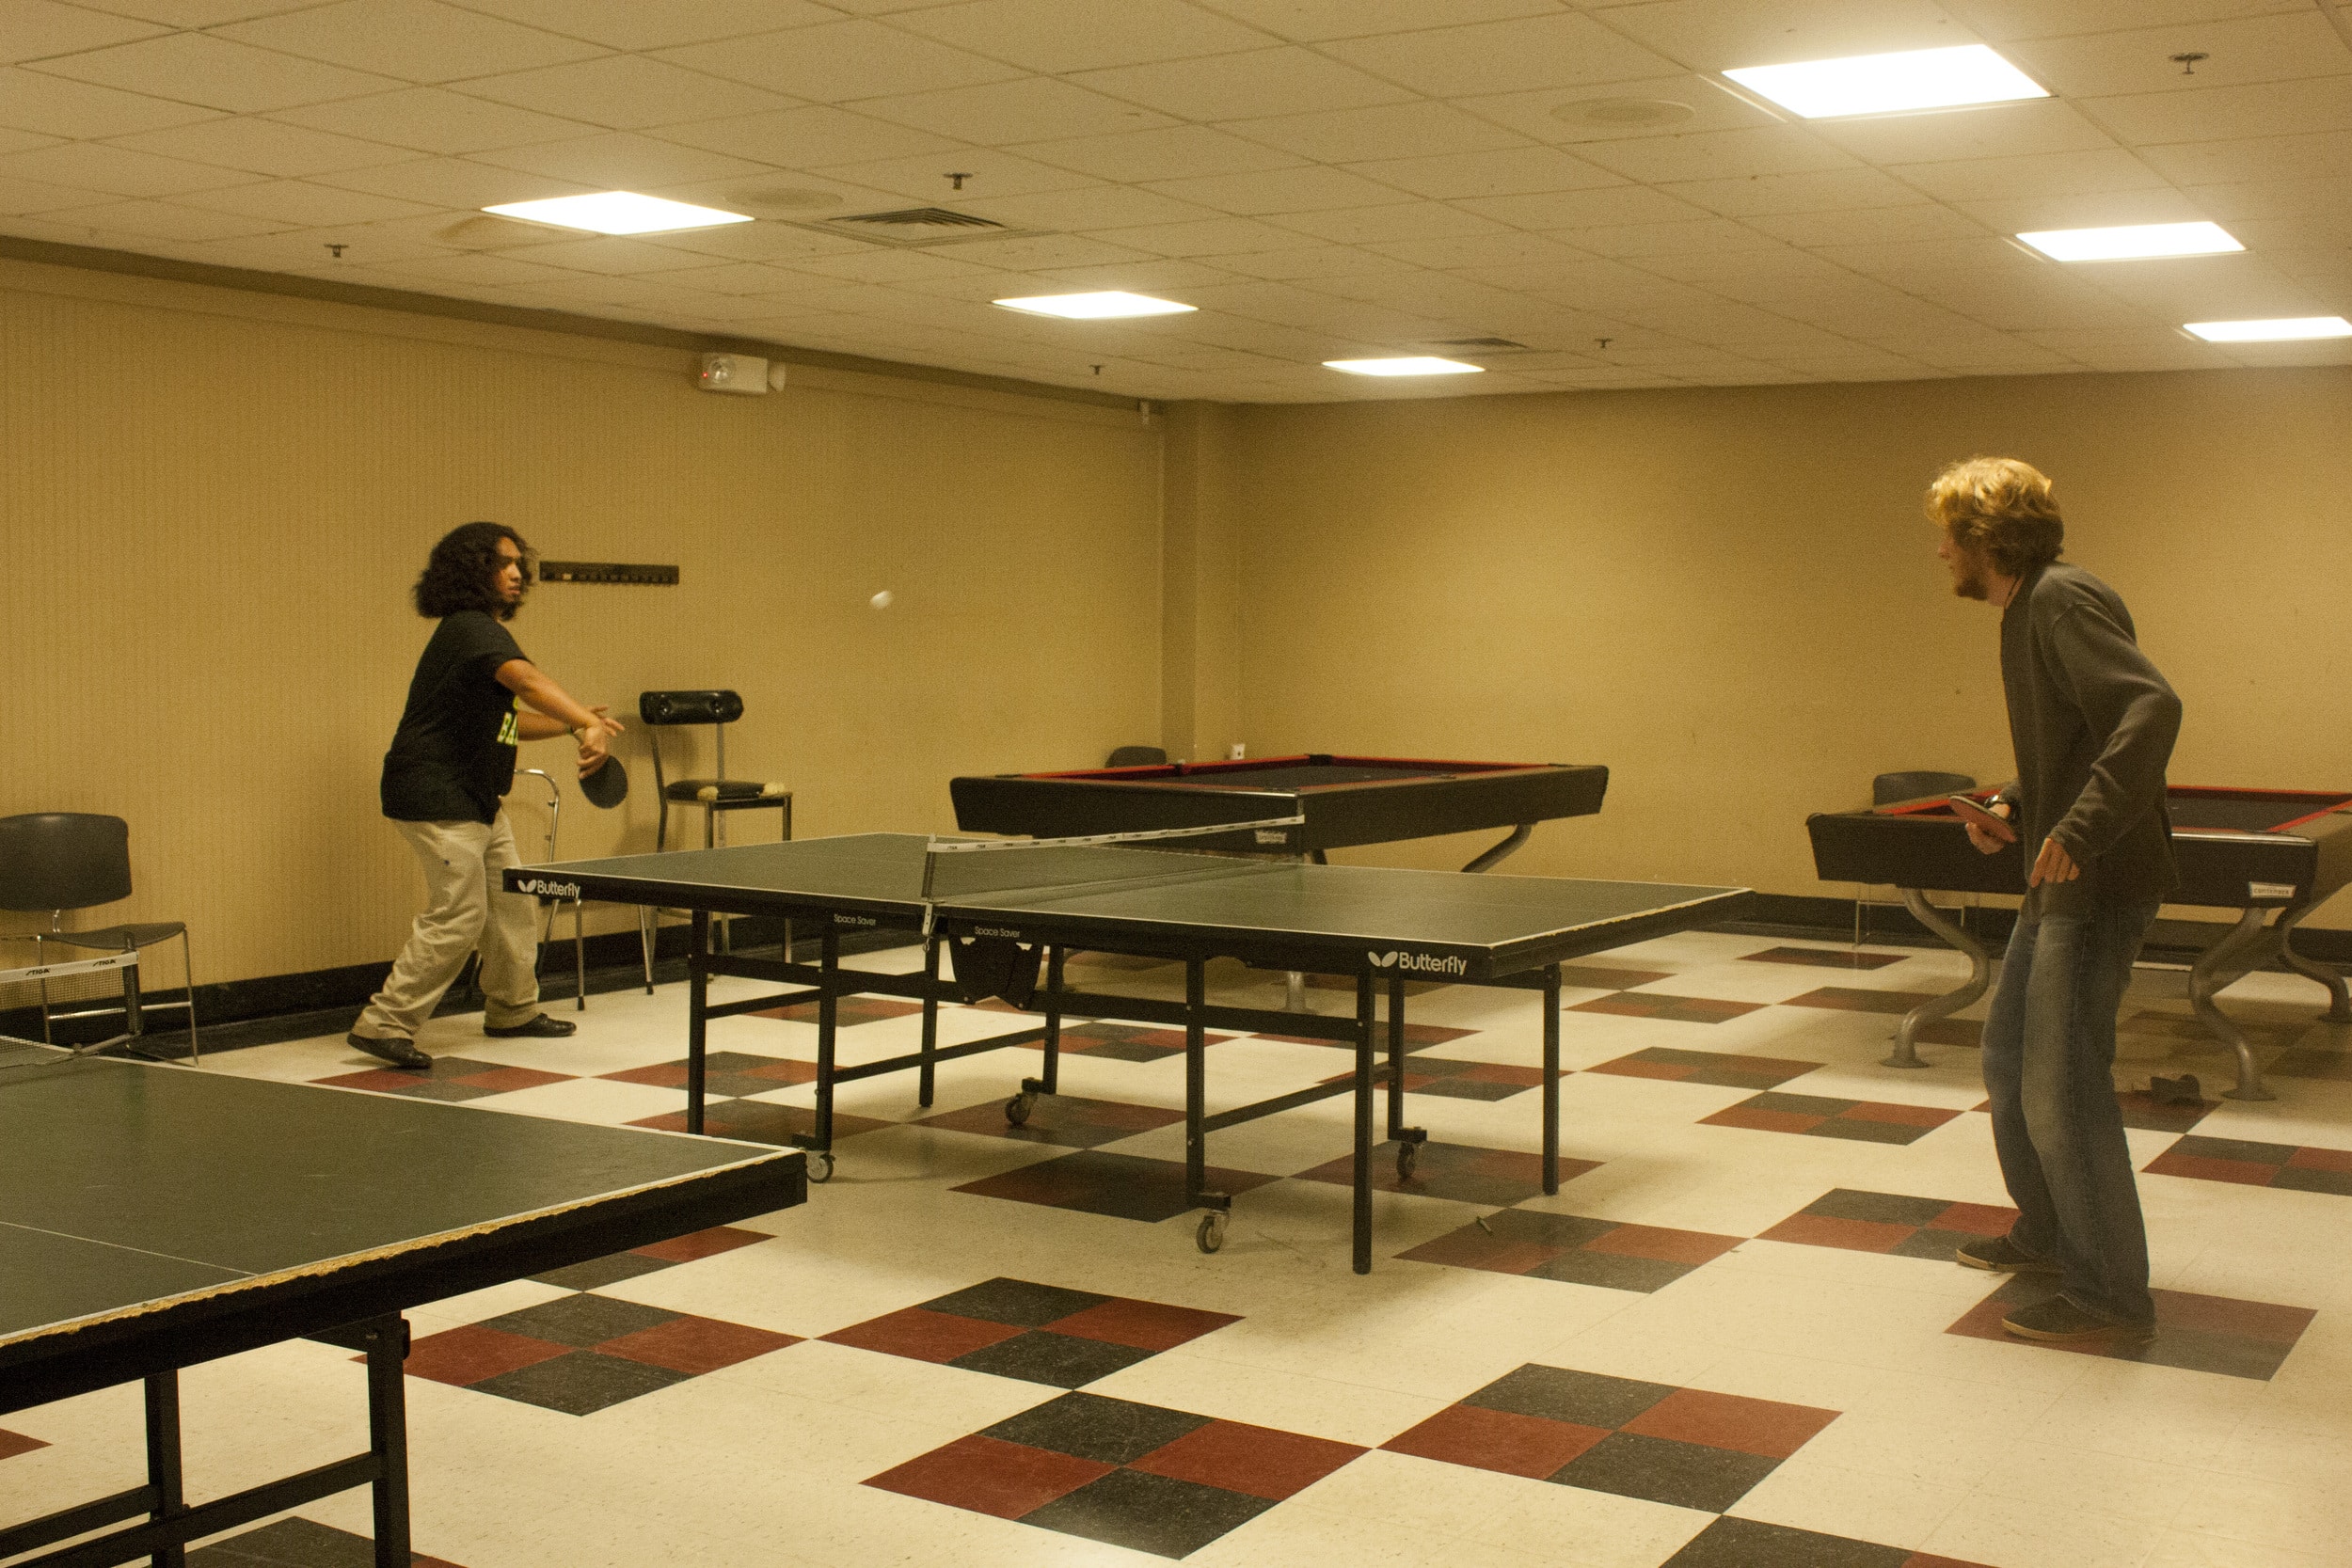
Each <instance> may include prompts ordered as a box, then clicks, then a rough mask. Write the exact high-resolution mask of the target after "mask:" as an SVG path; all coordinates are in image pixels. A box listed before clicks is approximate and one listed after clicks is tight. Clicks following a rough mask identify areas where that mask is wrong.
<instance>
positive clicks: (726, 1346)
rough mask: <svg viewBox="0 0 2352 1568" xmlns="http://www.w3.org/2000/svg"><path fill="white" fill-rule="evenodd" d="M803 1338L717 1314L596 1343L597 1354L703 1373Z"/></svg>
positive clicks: (791, 1343) (685, 1319) (681, 1319)
mask: <svg viewBox="0 0 2352 1568" xmlns="http://www.w3.org/2000/svg"><path fill="white" fill-rule="evenodd" d="M800 1342H801V1341H800V1340H799V1339H797V1338H794V1337H793V1336H791V1335H789V1334H771V1333H769V1332H768V1331H767V1330H766V1329H764V1328H750V1327H746V1326H745V1325H744V1324H742V1323H721V1322H719V1321H718V1320H716V1319H715V1318H691V1317H689V1318H673V1319H671V1320H670V1321H669V1322H668V1323H656V1324H654V1325H653V1326H652V1327H651V1328H641V1329H639V1330H638V1331H637V1332H636V1333H634V1334H624V1335H622V1336H621V1337H620V1338H617V1339H607V1340H606V1341H605V1342H604V1343H603V1344H600V1345H598V1346H597V1347H596V1350H597V1352H598V1354H604V1355H617V1356H621V1357H622V1358H624V1359H626V1360H629V1361H640V1362H643V1363H644V1364H645V1365H646V1366H648V1367H666V1368H668V1369H669V1370H672V1371H674V1372H687V1373H691V1374H700V1373H703V1372H715V1371H717V1370H719V1369H720V1368H722V1367H732V1366H734V1365H735V1364H736V1363H737V1362H739V1361H749V1360H750V1359H751V1358H752V1357H753V1356H755V1355H765V1354H768V1353H769V1352H770V1351H772V1350H782V1349H784V1347H785V1346H787V1345H797V1344H799V1343H800Z"/></svg>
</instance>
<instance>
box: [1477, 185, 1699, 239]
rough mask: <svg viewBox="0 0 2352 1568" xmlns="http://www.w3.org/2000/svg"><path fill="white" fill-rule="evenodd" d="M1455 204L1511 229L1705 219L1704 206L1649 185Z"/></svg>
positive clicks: (1507, 197)
mask: <svg viewBox="0 0 2352 1568" xmlns="http://www.w3.org/2000/svg"><path fill="white" fill-rule="evenodd" d="M1458 205H1460V206H1462V207H1464V208H1467V209H1468V210H1470V212H1473V213H1477V214H1480V215H1482V216H1485V217H1490V218H1493V219H1494V220H1495V221H1496V222H1498V223H1507V224H1509V225H1511V227H1513V228H1514V229H1532V230H1538V231H1541V230H1550V229H1597V228H1603V227H1607V226H1611V225H1615V224H1624V223H1675V222H1685V221H1691V220H1695V219H1698V218H1703V217H1706V216H1708V212H1707V210H1706V209H1705V208H1702V207H1697V206H1693V205H1692V203H1690V202H1687V201H1684V200H1682V199H1680V198H1677V197H1672V196H1668V195H1667V194H1666V193H1665V192H1663V191H1660V190H1653V189H1651V188H1650V187H1649V186H1647V185H1612V186H1609V187H1607V188H1605V189H1599V190H1589V191H1553V192H1548V193H1545V194H1541V195H1536V196H1504V197H1479V198H1469V199H1466V200H1463V201H1461V202H1460V203H1458Z"/></svg>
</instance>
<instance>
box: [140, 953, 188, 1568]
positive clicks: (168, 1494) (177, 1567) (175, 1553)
mask: <svg viewBox="0 0 2352 1568" xmlns="http://www.w3.org/2000/svg"><path fill="white" fill-rule="evenodd" d="M126 973H127V972H126ZM146 1382H147V1486H148V1491H149V1492H150V1494H151V1497H152V1506H151V1508H150V1509H149V1512H148V1515H147V1516H148V1517H149V1518H150V1519H152V1520H153V1521H154V1522H155V1523H157V1524H159V1525H160V1524H164V1523H167V1521H169V1520H171V1519H173V1518H175V1517H177V1516H178V1515H179V1513H181V1512H182V1511H183V1509H184V1508H186V1506H187V1499H186V1496H185V1494H184V1493H183V1490H182V1480H181V1471H180V1374H179V1373H178V1372H176V1371H167V1372H157V1373H155V1374H154V1375H153V1376H151V1377H150V1378H148V1379H147V1380H146ZM187 1560H188V1553H187V1548H186V1547H184V1546H182V1545H178V1544H173V1545H168V1546H162V1547H158V1548H157V1549H156V1551H155V1554H154V1555H153V1556H152V1557H151V1558H150V1559H149V1561H150V1562H151V1563H152V1564H153V1565H154V1568H183V1565H184V1564H185V1563H186V1562H187Z"/></svg>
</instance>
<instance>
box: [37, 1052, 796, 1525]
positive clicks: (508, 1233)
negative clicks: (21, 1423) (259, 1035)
mask: <svg viewBox="0 0 2352 1568" xmlns="http://www.w3.org/2000/svg"><path fill="white" fill-rule="evenodd" d="M0 1148H5V1149H6V1150H8V1180H7V1181H6V1182H5V1183H0V1415H7V1414H8V1413H10V1412H13V1411H17V1410H24V1409H28V1408H30V1407H31V1406H34V1405H39V1404H47V1403H49V1402H53V1401H56V1400H61V1399H67V1398H70V1397H72V1396H73V1395H77V1394H85V1393H88V1392H91V1391H92V1390H95V1389H99V1388H104V1387H109V1386H114V1385H116V1384H121V1383H130V1382H139V1383H143V1384H144V1385H145V1394H146V1450H147V1474H148V1480H147V1482H146V1484H145V1485H143V1486H137V1487H134V1488H131V1489H130V1490H128V1491H123V1492H119V1493H116V1494H114V1495H112V1496H110V1497H101V1498H98V1499H96V1500H95V1501H92V1502H87V1503H84V1504H81V1505H79V1506H77V1507H73V1508H69V1509H66V1510H63V1511H61V1512H58V1513H50V1514H48V1515H46V1516H44V1517H42V1518H38V1519H33V1520H30V1521H28V1522H25V1523H21V1524H16V1525H13V1526H8V1525H5V1524H0V1559H13V1558H15V1557H17V1556H18V1555H19V1554H22V1553H25V1552H38V1551H40V1548H42V1547H45V1546H55V1545H56V1544H57V1543H58V1542H61V1541H70V1540H72V1538H73V1537H75V1536H82V1535H87V1534H88V1533H89V1532H92V1531H95V1530H100V1529H103V1528H104V1527H106V1526H109V1525H118V1524H121V1523H122V1522H123V1521H125V1520H141V1521H142V1522H140V1523H138V1524H135V1525H130V1526H128V1527H126V1528H121V1529H118V1530H114V1531H112V1532H111V1533H108V1534H105V1535H103V1536H99V1537H97V1538H95V1539H91V1540H86V1541H81V1542H77V1543H75V1544H71V1545H67V1546H63V1547H61V1548H58V1549H56V1550H54V1551H50V1552H47V1553H45V1554H44V1555H40V1556H37V1557H33V1558H30V1559H27V1560H24V1562H22V1563H19V1564H17V1568H103V1565H106V1564H114V1563H121V1562H128V1561H131V1560H135V1559H147V1560H151V1561H153V1562H155V1563H157V1564H167V1565H169V1568H179V1565H180V1564H182V1563H183V1562H184V1560H185V1557H186V1545H187V1543H189V1542H191V1541H196V1540H200V1539H202V1538H204V1537H206V1536H210V1535H215V1534H218V1533H220V1532H221V1531H224V1530H228V1529H232V1528H236V1527H238V1526H240V1525H245V1524H249V1523H252V1522H253V1521H255V1520H258V1519H262V1518H266V1517H267V1516H269V1515H270V1514H272V1513H279V1512H281V1511H283V1510H285V1509H289V1508H294V1507H298V1506H299V1505H301V1504H303V1503H306V1502H310V1501H312V1500H314V1499H316V1498H319V1497H327V1496H329V1495H331V1494H333V1493H337V1492H342V1491H345V1490H348V1489H351V1488H355V1487H359V1486H366V1487H370V1488H372V1489H373V1503H374V1515H375V1561H376V1563H377V1564H378V1568H407V1564H408V1561H409V1544H408V1487H407V1475H408V1449H407V1437H406V1421H405V1402H404V1398H403V1390H402V1386H401V1362H402V1360H403V1359H404V1357H405V1355H406V1354H407V1345H408V1328H407V1323H406V1322H405V1320H404V1319H403V1318H402V1317H401V1314H402V1313H403V1312H404V1311H405V1310H406V1309H408V1308H410V1307H417V1306H421V1305H422V1304H423V1303H426V1302H431V1301H438V1300H441V1299H443V1298H445V1297H449V1296H453V1295H458V1294H461V1293H463V1292H465V1291H474V1290H479V1289H481V1288H483V1287H485V1286H488V1285H495V1284H500V1283H502V1282H504V1281H507V1280H511V1279H519V1278H522V1277H525V1276H527V1275H534V1274H542V1273H545V1272H547V1271H548V1270H549V1269H555V1268H562V1267H564V1266H566V1265H569V1264H572V1263H578V1262H584V1261H586V1260H587V1259H591V1258H600V1257H603V1256H605V1255H606V1254H608V1253H612V1252H619V1251H625V1250H627V1249H628V1248H630V1247H638V1246H644V1245H646V1244H648V1243H653V1242H657V1241H662V1240H665V1239H667V1238H670V1237H673V1236H679V1235H685V1234H688V1233H690V1232H692V1231H695V1230H700V1229H704V1228H706V1227H710V1226H714V1225H723V1224H725V1223H727V1222H728V1221H730V1220H739V1219H745V1218H748V1217H750V1216H751V1215H754V1214H761V1213H766V1212H770V1211H771V1210H776V1209H784V1208H788V1207H790V1206H792V1205H794V1204H797V1203H800V1202H803V1201H804V1199H805V1198H806V1196H807V1182H806V1177H805V1173H804V1168H803V1167H804V1164H805V1157H804V1156H803V1155H802V1154H800V1153H797V1152H788V1151H783V1150H778V1149H774V1148H766V1147H762V1146H753V1145H745V1144H737V1143H728V1142H722V1141H718V1140H713V1139H702V1138H688V1137H682V1136H678V1135H675V1134H671V1133H662V1132H644V1131H640V1130H635V1129H625V1128H611V1127H591V1126H583V1125H580V1124H578V1123H574V1122H565V1121H553V1120H547V1119H543V1118H540V1117H528V1116H515V1115H504V1114H501V1113H498V1112H490V1111H482V1110H475V1109H469V1108H468V1107H466V1106H463V1105H451V1104H445V1103H441V1102H438V1101H419V1100H407V1099H402V1098H396V1097H393V1096H389V1095H373V1094H365V1093H361V1092H358V1091H356V1090H348V1089H330V1088H322V1087H319V1086H316V1085H305V1084H278V1083H269V1082H264V1081H262V1080H258V1079H249V1078H231V1077H226V1076H223V1075H221V1074H219V1073H217V1072H214V1071H205V1070H202V1069H194V1068H183V1067H172V1066H163V1065H155V1064H150V1063H146V1062H134V1061H124V1060H119V1059H116V1058H110V1057H100V1056H92V1055H78V1056H77V1055H74V1054H72V1053H68V1052H64V1051H57V1050H50V1049H47V1048H44V1047H40V1046H27V1047H0ZM295 1338H310V1339H317V1340H321V1341H324V1342H326V1343H328V1344H333V1345H339V1346H342V1347H345V1348H347V1349H351V1350H356V1351H358V1352H360V1353H361V1354H363V1355H364V1356H365V1358H366V1361H367V1376H366V1382H367V1389H368V1451H367V1452H366V1453H363V1454H358V1455H356V1456H354V1457H352V1458H349V1459H344V1460H341V1461H337V1462H335V1463H331V1464H327V1465H320V1466H318V1467H316V1468H314V1469H310V1470H308V1471H305V1472H303V1473H302V1474H300V1475H296V1476H290V1477H287V1478H285V1479H283V1480H280V1481H271V1482H268V1483H266V1484H263V1485H261V1486H256V1487H251V1488H248V1489H246V1490H245V1491H241V1492H236V1493H233V1494H230V1495H229V1496H226V1497H217V1498H215V1499H213V1500H210V1501H207V1502H202V1503H198V1504H195V1505H191V1504H189V1503H188V1501H187V1499H186V1497H185V1485H184V1480H183V1465H182V1456H181V1448H180V1393H179V1382H178V1374H179V1371H180V1369H182V1368H184V1367H192V1366H195V1365H198V1364H199V1363H201V1362H206V1361H212V1360H215V1359H217V1358H219V1357H221V1356H225V1355H233V1354H237V1353H238V1352H241V1351H247V1350H253V1349H257V1348H259V1347H261V1346H263V1345H269V1344H276V1343H279V1342H282V1341H285V1340H289V1339H295Z"/></svg>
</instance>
